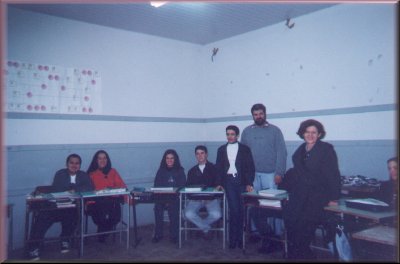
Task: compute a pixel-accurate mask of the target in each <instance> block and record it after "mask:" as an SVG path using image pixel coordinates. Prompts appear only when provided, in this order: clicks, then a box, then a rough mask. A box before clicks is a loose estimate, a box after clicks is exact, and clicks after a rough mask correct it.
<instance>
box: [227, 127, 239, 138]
mask: <svg viewBox="0 0 400 264" xmlns="http://www.w3.org/2000/svg"><path fill="white" fill-rule="evenodd" d="M228 130H233V131H235V134H236V136H239V133H240V130H239V128H238V127H237V126H235V125H229V126H227V127H226V129H225V131H228Z"/></svg>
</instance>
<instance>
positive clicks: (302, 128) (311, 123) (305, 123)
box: [296, 119, 326, 139]
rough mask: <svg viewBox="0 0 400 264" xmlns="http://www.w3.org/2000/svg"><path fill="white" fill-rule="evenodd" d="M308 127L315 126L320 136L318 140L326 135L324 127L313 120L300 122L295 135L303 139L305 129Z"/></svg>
mask: <svg viewBox="0 0 400 264" xmlns="http://www.w3.org/2000/svg"><path fill="white" fill-rule="evenodd" d="M310 126H315V127H316V128H317V130H318V134H321V136H320V137H319V139H323V138H324V137H325V135H326V132H325V129H324V126H323V125H322V124H321V123H320V122H319V121H317V120H315V119H308V120H305V121H303V122H301V124H300V127H299V130H297V133H296V134H297V135H299V137H300V138H302V139H304V133H305V132H306V130H307V128H308V127H310Z"/></svg>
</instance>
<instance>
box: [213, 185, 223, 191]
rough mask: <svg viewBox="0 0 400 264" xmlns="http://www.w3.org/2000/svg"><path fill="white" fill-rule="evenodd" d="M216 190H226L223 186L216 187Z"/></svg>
mask: <svg viewBox="0 0 400 264" xmlns="http://www.w3.org/2000/svg"><path fill="white" fill-rule="evenodd" d="M215 190H217V191H223V190H224V187H222V186H221V185H218V186H216V187H215Z"/></svg>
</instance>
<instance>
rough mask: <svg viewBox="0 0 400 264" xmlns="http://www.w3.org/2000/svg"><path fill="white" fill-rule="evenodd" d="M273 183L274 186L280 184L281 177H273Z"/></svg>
mask: <svg viewBox="0 0 400 264" xmlns="http://www.w3.org/2000/svg"><path fill="white" fill-rule="evenodd" d="M274 181H275V184H276V185H278V184H280V183H281V182H282V176H281V175H275V177H274Z"/></svg>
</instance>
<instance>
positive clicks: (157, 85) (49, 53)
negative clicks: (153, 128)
mask: <svg viewBox="0 0 400 264" xmlns="http://www.w3.org/2000/svg"><path fill="white" fill-rule="evenodd" d="M8 21H9V27H8V38H7V40H8V58H9V59H12V60H20V61H28V62H32V63H46V64H50V65H56V66H57V65H60V66H65V67H77V68H94V69H96V70H98V71H99V72H100V76H101V77H102V87H103V91H102V99H103V114H104V115H120V116H150V117H159V116H162V117H199V113H200V110H199V109H200V108H199V107H193V101H192V100H189V98H197V97H199V96H200V91H199V88H200V87H201V86H200V83H201V82H200V78H201V75H200V74H201V73H199V72H198V71H196V69H197V64H198V61H197V58H198V53H199V51H200V48H201V47H200V46H198V45H193V44H189V43H185V42H180V41H173V40H169V39H165V38H159V37H153V36H150V35H144V34H139V33H132V32H128V31H124V30H118V29H114V28H109V27H103V26H98V25H94V24H88V23H83V22H78V21H73V20H69V19H63V18H59V17H53V16H49V15H44V14H38V13H33V12H29V11H23V10H19V9H13V8H9V20H8Z"/></svg>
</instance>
